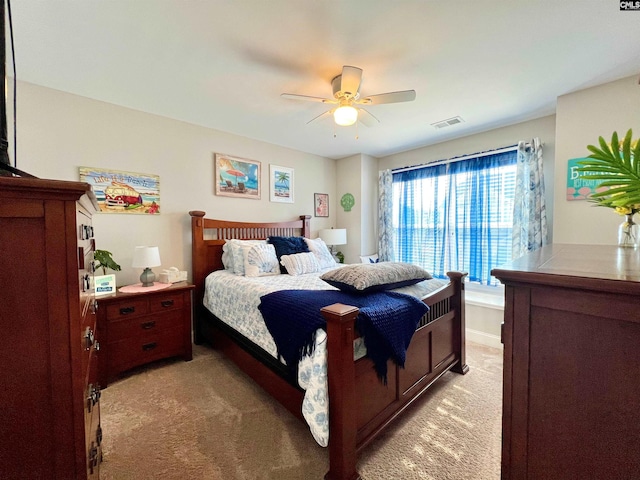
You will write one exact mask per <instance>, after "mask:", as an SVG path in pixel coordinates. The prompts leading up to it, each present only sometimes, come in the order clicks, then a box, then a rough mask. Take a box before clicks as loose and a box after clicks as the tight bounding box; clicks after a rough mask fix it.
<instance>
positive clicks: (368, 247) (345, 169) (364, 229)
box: [336, 154, 378, 263]
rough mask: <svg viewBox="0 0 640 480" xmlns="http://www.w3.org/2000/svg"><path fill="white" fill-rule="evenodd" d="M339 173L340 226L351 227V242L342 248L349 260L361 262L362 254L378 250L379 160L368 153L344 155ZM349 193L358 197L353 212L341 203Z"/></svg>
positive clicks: (337, 202) (347, 260)
mask: <svg viewBox="0 0 640 480" xmlns="http://www.w3.org/2000/svg"><path fill="white" fill-rule="evenodd" d="M336 175H337V178H336V190H337V195H336V205H337V208H338V214H337V221H338V224H337V225H336V227H337V228H346V229H347V242H348V244H347V245H345V246H343V247H340V248H339V250H341V251H342V252H343V253H344V254H345V260H344V261H345V263H358V262H360V255H370V254H372V253H376V252H377V251H378V229H377V223H378V159H377V158H375V157H372V156H370V155H364V154H358V155H353V156H351V157H346V158H342V159H340V160H338V168H337V174H336ZM345 193H351V194H352V195H353V197H354V199H355V205H354V206H353V208H352V209H351V211H350V212H345V211H344V209H343V208H342V206H341V205H340V199H341V198H342V195H344V194H345Z"/></svg>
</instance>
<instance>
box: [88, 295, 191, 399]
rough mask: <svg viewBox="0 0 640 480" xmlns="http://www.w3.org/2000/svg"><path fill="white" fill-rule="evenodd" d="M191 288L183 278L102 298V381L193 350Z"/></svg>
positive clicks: (109, 380) (100, 315) (100, 375)
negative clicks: (138, 291)
mask: <svg viewBox="0 0 640 480" xmlns="http://www.w3.org/2000/svg"><path fill="white" fill-rule="evenodd" d="M191 290H193V285H191V284H189V283H186V282H180V283H174V284H172V285H169V286H167V287H166V288H163V289H162V290H160V291H154V290H148V291H147V290H145V291H144V292H142V293H121V292H118V293H116V294H114V295H110V296H105V297H100V299H99V300H98V305H99V307H100V308H99V309H98V331H99V332H100V337H101V341H102V344H101V350H100V356H99V369H98V371H99V375H98V378H99V380H100V382H99V383H100V385H101V386H102V387H103V388H104V387H106V386H107V385H108V383H109V382H112V381H113V380H114V379H116V378H117V377H118V375H120V374H121V373H122V372H124V371H126V370H129V369H131V368H133V367H137V366H140V365H144V364H146V363H149V362H152V361H155V360H160V359H162V358H169V357H174V356H182V357H183V358H184V360H185V361H189V360H191V358H192V353H191Z"/></svg>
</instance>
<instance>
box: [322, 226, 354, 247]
mask: <svg viewBox="0 0 640 480" xmlns="http://www.w3.org/2000/svg"><path fill="white" fill-rule="evenodd" d="M318 236H319V237H320V238H321V239H322V241H323V242H324V243H326V244H327V245H345V244H346V243H347V229H346V228H327V229H324V230H320V231H319V232H318Z"/></svg>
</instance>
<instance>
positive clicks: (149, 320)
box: [109, 310, 182, 343]
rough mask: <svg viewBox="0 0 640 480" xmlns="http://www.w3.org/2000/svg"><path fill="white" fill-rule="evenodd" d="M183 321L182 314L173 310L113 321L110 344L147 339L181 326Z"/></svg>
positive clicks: (110, 326) (110, 329) (110, 328)
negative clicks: (129, 339)
mask: <svg viewBox="0 0 640 480" xmlns="http://www.w3.org/2000/svg"><path fill="white" fill-rule="evenodd" d="M181 319H182V312H181V311H180V310H173V311H168V312H166V313H163V314H156V315H147V316H145V317H137V318H130V319H122V320H120V321H118V322H115V321H113V322H111V323H110V324H109V343H111V342H117V341H120V340H125V339H127V338H133V337H136V338H146V337H148V336H149V335H155V334H156V333H158V332H161V331H162V330H166V329H167V328H172V327H175V326H176V325H181Z"/></svg>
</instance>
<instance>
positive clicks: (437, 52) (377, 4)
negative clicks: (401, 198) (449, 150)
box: [7, 0, 640, 158]
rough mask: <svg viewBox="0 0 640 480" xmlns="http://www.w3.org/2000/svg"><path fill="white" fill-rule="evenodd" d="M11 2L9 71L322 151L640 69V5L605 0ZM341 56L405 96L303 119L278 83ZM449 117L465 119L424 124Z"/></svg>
mask: <svg viewBox="0 0 640 480" xmlns="http://www.w3.org/2000/svg"><path fill="white" fill-rule="evenodd" d="M11 9H12V18H13V29H14V38H15V52H16V63H17V67H16V71H17V73H16V77H17V78H18V80H22V81H26V82H31V83H34V84H38V85H43V86H46V87H50V88H53V89H58V90H62V91H65V92H70V93H74V94H77V95H82V96H85V97H89V98H94V99H97V100H102V101H105V102H109V103H113V104H116V105H121V106H125V107H129V108H132V109H136V110H140V111H144V112H149V113H153V114H157V115H162V116H165V117H170V118H174V119H178V120H183V121H185V122H190V123H193V124H197V125H202V126H205V127H210V128H213V129H216V130H222V131H226V132H230V133H234V134H237V135H241V136H244V137H249V138H253V139H257V140H262V141H265V142H269V143H273V144H277V145H282V146H286V147H290V148H293V149H297V150H301V151H304V152H310V153H314V154H318V155H321V156H324V157H329V158H341V157H345V156H348V155H352V154H356V153H365V154H368V155H373V156H377V157H380V156H385V155H388V154H391V153H395V152H399V151H404V150H409V149H412V148H416V147H420V146H424V145H429V144H432V143H437V142H440V141H444V140H449V139H452V138H456V137H460V136H464V135H469V134H472V133H476V132H480V131H484V130H489V129H492V128H496V127H500V126H503V125H507V124H511V123H515V122H520V121H525V120H529V119H533V118H538V117H541V116H544V115H549V114H552V113H553V112H554V111H555V104H556V98H557V97H558V96H559V95H563V94H566V93H570V92H572V91H576V90H580V89H583V88H585V87H589V86H594V85H598V84H600V83H605V82H608V81H611V80H616V79H618V78H622V77H626V76H629V75H635V74H638V73H640V48H639V47H640V12H624V11H620V10H619V2H618V0H457V1H450V0H422V1H402V0H396V1H389V0H224V1H223V0H208V1H205V0H14V1H13V2H12V5H11ZM343 65H354V66H357V67H360V68H362V69H363V70H364V74H363V79H362V85H361V94H362V95H372V94H378V93H385V92H389V91H397V90H407V89H415V90H416V95H417V98H416V100H415V101H414V102H410V103H398V104H391V105H376V106H371V107H368V110H370V111H371V113H373V114H374V115H375V116H377V117H378V118H379V119H380V122H381V123H380V124H378V125H377V126H375V127H372V128H368V127H365V126H363V125H360V126H359V127H358V128H357V129H356V127H355V126H353V127H336V126H334V124H333V122H332V120H331V118H330V117H329V118H323V119H321V120H318V121H315V122H312V123H311V124H308V125H307V124H306V122H307V121H309V120H310V119H312V118H314V117H315V116H317V115H319V114H320V113H322V112H323V111H324V110H326V109H328V107H327V106H326V105H323V104H320V103H311V102H301V101H295V100H288V99H284V98H281V97H280V94H281V93H283V92H288V93H297V94H304V95H313V96H318V97H331V94H332V92H331V84H330V82H331V79H332V78H333V77H334V76H335V75H337V74H339V73H340V71H341V69H342V66H343ZM7 72H8V74H9V75H12V67H11V63H10V56H9V57H8V59H7ZM639 88H640V87H639ZM19 108H20V106H19V105H18V111H19ZM458 115H459V116H461V117H462V118H463V120H464V123H462V124H459V125H456V126H452V127H448V128H444V129H441V130H436V129H435V128H434V127H432V126H431V124H432V123H434V122H437V121H440V120H444V119H448V118H450V117H454V116H458ZM585 120H586V119H585ZM334 133H335V135H336V137H335V138H334ZM356 135H357V136H358V137H359V138H357V139H356Z"/></svg>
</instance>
